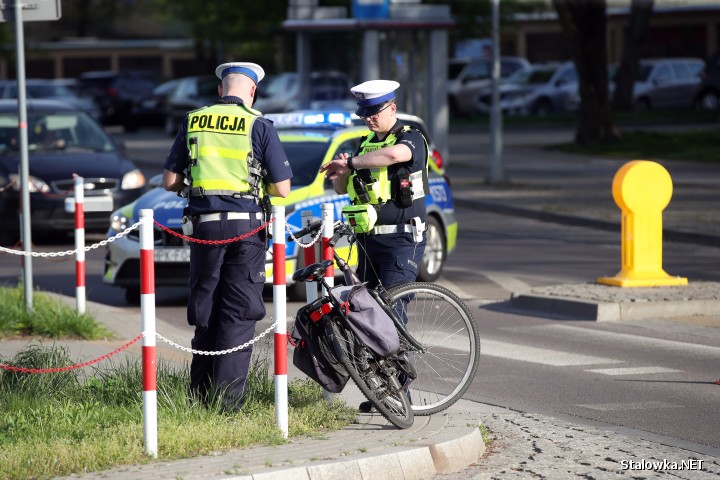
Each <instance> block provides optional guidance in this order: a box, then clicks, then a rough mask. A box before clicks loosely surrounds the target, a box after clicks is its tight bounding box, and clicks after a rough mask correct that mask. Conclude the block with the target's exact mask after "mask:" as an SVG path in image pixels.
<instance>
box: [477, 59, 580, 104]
mask: <svg viewBox="0 0 720 480" xmlns="http://www.w3.org/2000/svg"><path fill="white" fill-rule="evenodd" d="M491 88H492V87H487V88H485V89H483V90H482V91H480V93H479V94H478V96H477V98H476V100H475V109H476V111H477V112H478V113H483V114H486V113H488V112H489V111H490V109H491V108H492V90H491ZM579 105H580V96H579V91H578V78H577V71H576V69H575V64H574V63H573V62H566V63H563V64H561V65H533V66H532V67H530V68H529V69H527V70H521V71H518V72H516V73H515V74H513V75H512V76H510V77H509V78H508V79H507V80H506V81H505V82H504V83H503V84H502V85H500V108H501V109H502V111H503V112H505V113H508V114H511V115H512V114H515V115H527V114H533V115H547V114H548V113H551V112H567V111H575V110H577V109H578V107H579Z"/></svg>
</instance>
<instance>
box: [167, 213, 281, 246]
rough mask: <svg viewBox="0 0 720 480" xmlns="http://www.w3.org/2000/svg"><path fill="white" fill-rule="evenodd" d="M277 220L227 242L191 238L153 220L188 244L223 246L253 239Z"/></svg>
mask: <svg viewBox="0 0 720 480" xmlns="http://www.w3.org/2000/svg"><path fill="white" fill-rule="evenodd" d="M274 220H275V219H274V218H271V219H270V220H269V221H267V222H265V223H264V224H263V225H260V226H259V227H258V228H256V229H255V230H251V231H249V232H247V233H243V234H242V235H238V236H237V237H232V238H228V239H226V240H203V239H201V238H195V237H189V236H187V235H183V234H182V233H178V232H176V231H175V230H171V229H170V228H168V227H166V226H165V225H163V224H162V223H160V222H158V221H157V220H153V222H155V225H157V226H158V227H160V228H161V229H163V230H164V231H166V232H167V233H169V234H170V235H174V236H176V237H178V238H180V239H182V240H185V241H187V242H195V243H201V244H203V245H223V244H225V243H233V242H238V241H240V240H244V239H246V238H248V237H252V236H253V235H255V234H256V233H258V232H259V231H260V230H262V229H264V228H267V226H268V225H270V224H271V223H272V222H273V221H274Z"/></svg>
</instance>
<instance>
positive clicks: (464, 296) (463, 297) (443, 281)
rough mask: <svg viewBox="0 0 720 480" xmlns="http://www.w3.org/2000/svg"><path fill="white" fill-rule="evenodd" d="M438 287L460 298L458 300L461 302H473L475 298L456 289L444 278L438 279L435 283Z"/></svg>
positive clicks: (454, 285)
mask: <svg viewBox="0 0 720 480" xmlns="http://www.w3.org/2000/svg"><path fill="white" fill-rule="evenodd" d="M435 283H437V284H438V285H440V286H441V287H445V288H447V289H448V290H450V291H451V292H453V293H454V294H455V295H457V296H458V297H460V300H462V301H464V302H465V301H468V300H474V299H475V297H474V296H473V295H470V294H469V293H467V292H465V291H464V290H463V289H462V288H460V287H458V286H457V285H456V284H454V283H453V282H451V281H450V280H447V279H446V278H443V277H440V278H439V279H437V280H436V281H435Z"/></svg>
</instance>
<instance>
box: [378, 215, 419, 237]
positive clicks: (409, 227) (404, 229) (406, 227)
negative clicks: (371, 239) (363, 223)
mask: <svg viewBox="0 0 720 480" xmlns="http://www.w3.org/2000/svg"><path fill="white" fill-rule="evenodd" d="M424 231H425V222H423V221H422V220H420V217H413V218H412V219H411V220H410V223H401V224H399V225H375V226H374V227H373V228H372V229H371V230H370V231H369V232H367V233H368V235H387V234H389V233H412V236H413V242H415V243H420V242H422V239H423V232H424Z"/></svg>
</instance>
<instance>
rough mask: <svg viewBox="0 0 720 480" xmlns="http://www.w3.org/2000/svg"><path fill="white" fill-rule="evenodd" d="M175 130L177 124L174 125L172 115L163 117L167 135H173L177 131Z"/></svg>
mask: <svg viewBox="0 0 720 480" xmlns="http://www.w3.org/2000/svg"><path fill="white" fill-rule="evenodd" d="M177 130H178V129H177V125H175V122H174V121H173V119H172V117H171V116H170V115H167V116H166V117H165V133H166V134H167V136H168V137H174V136H175V134H176V133H177Z"/></svg>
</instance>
